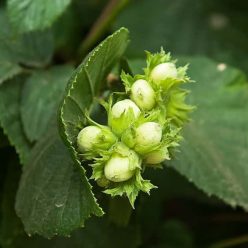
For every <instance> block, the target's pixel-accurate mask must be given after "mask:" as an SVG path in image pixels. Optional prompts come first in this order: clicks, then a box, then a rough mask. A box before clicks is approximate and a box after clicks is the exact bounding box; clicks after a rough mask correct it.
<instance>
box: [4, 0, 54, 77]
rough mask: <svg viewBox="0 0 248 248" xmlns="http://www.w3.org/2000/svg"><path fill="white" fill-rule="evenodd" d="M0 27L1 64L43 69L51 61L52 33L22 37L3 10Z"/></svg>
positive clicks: (36, 33)
mask: <svg viewBox="0 0 248 248" xmlns="http://www.w3.org/2000/svg"><path fill="white" fill-rule="evenodd" d="M20 2H21V1H20ZM0 26H1V29H0V62H1V63H2V62H6V61H8V62H12V63H13V64H19V63H20V64H24V65H28V66H32V67H33V66H34V67H41V66H45V65H46V64H47V63H48V62H49V61H50V59H51V56H52V53H53V38H52V34H51V32H49V31H43V32H32V33H29V34H24V35H20V34H18V33H16V32H15V31H14V30H13V29H12V28H11V25H10V23H9V21H8V18H7V16H6V13H5V12H4V10H2V9H1V10H0ZM1 77H2V76H1V75H0V78H1Z"/></svg>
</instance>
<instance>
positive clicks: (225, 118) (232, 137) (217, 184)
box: [171, 58, 248, 210]
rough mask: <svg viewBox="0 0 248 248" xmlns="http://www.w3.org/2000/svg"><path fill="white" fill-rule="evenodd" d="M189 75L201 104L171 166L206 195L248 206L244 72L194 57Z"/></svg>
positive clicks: (191, 98)
mask: <svg viewBox="0 0 248 248" xmlns="http://www.w3.org/2000/svg"><path fill="white" fill-rule="evenodd" d="M187 61H188V62H190V69H189V74H190V76H191V77H192V78H193V79H194V80H196V81H197V83H196V84H193V85H192V87H191V90H192V93H191V94H190V95H189V101H190V103H191V104H193V105H196V106H197V110H196V111H195V112H194V113H193V114H192V121H191V122H190V123H189V124H188V125H187V126H186V127H185V130H184V132H183V136H184V141H183V142H182V146H181V148H180V150H181V152H180V153H176V159H175V160H174V161H172V163H171V166H173V168H175V169H176V170H177V171H179V172H180V173H181V174H183V175H185V176H186V177H187V178H188V179H189V180H190V181H192V182H193V183H194V184H195V185H196V186H198V187H199V188H200V189H202V190H204V191H205V192H206V193H207V194H208V195H216V196H218V197H219V198H221V199H223V200H224V201H225V202H227V203H228V204H230V205H232V206H242V207H243V208H244V209H246V210H248V191H247V188H248V167H247V164H248V152H247V151H248V125H247V123H248V114H247V113H248V84H247V81H246V78H245V76H244V74H243V73H241V72H240V71H238V70H236V69H233V68H230V67H229V66H227V67H226V68H225V66H224V65H223V64H222V65H221V64H219V65H218V64H217V63H215V62H213V61H211V60H208V59H203V58H195V59H189V60H187Z"/></svg>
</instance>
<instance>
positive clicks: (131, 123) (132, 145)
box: [77, 50, 192, 206]
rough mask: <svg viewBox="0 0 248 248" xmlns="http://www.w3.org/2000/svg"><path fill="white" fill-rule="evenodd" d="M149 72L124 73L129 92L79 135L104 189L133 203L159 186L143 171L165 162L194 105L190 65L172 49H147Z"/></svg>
mask: <svg viewBox="0 0 248 248" xmlns="http://www.w3.org/2000/svg"><path fill="white" fill-rule="evenodd" d="M146 62H147V66H146V68H145V69H144V74H142V75H134V76H131V75H129V74H127V73H125V72H122V73H121V80H122V82H123V84H124V86H125V93H123V92H120V93H114V95H115V96H117V97H118V98H119V100H117V101H113V95H111V97H110V98H109V101H108V102H103V106H104V107H105V108H106V111H107V114H108V123H107V125H106V126H103V125H100V124H97V123H95V122H94V121H93V120H90V118H89V123H93V124H94V125H89V126H87V127H85V128H83V129H82V130H81V131H80V132H79V134H78V137H77V148H78V152H79V153H80V154H81V155H82V156H83V157H84V158H86V159H89V160H91V162H92V163H91V166H92V170H93V173H92V177H91V178H93V179H95V180H96V182H97V184H98V185H99V186H100V187H103V188H104V193H106V194H110V195H111V196H117V195H119V196H123V195H125V196H127V197H128V199H129V201H130V203H131V205H132V206H134V201H135V199H136V197H137V195H138V192H139V191H143V192H146V193H149V191H150V190H151V189H152V188H155V186H154V185H153V184H152V183H151V182H150V181H149V180H145V179H143V177H142V172H143V171H144V170H145V168H147V167H150V168H151V167H154V168H155V167H161V164H162V163H163V162H164V161H166V160H170V159H171V152H173V150H174V148H175V147H177V146H178V142H179V140H180V138H181V137H180V135H179V131H180V129H181V127H182V125H183V124H184V122H186V121H187V120H188V113H189V112H190V111H191V110H192V107H191V106H189V105H187V104H186V103H185V97H186V95H187V94H188V92H186V91H185V90H184V89H182V88H181V85H182V84H183V83H187V82H190V80H189V78H188V77H187V75H186V71H187V66H185V67H178V68H177V67H176V65H175V62H174V61H172V60H171V57H170V54H166V53H165V52H164V51H163V50H161V52H160V53H155V54H151V53H149V52H147V61H146Z"/></svg>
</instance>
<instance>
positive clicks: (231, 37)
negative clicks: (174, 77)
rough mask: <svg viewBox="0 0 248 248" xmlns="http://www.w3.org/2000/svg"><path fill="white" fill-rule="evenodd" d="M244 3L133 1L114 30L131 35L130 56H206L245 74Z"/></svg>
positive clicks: (247, 40)
mask: <svg viewBox="0 0 248 248" xmlns="http://www.w3.org/2000/svg"><path fill="white" fill-rule="evenodd" d="M247 7H248V4H247V1H243V0H236V1H233V0H218V1H216V0H201V1H198V0H156V1H150V0H139V1H132V3H131V4H130V6H128V7H127V8H126V9H125V10H124V11H123V13H122V14H121V15H120V17H119V18H118V19H117V22H116V26H117V28H118V27H119V26H123V25H124V26H126V27H127V28H128V29H129V30H130V32H131V34H132V37H133V39H132V43H131V44H130V47H129V49H128V52H129V55H132V56H137V55H141V54H142V53H143V51H144V50H152V51H157V50H158V48H160V47H161V46H164V47H165V48H166V50H169V51H171V52H173V53H174V54H175V53H176V54H178V55H195V54H201V55H207V56H210V57H212V58H214V59H217V60H220V61H224V62H227V61H228V62H231V63H233V64H234V65H238V66H239V67H241V68H244V69H246V70H248V63H247V59H246V54H247V53H248V45H247V44H248V35H247V34H248V26H247V25H246V23H247V21H248V15H247Z"/></svg>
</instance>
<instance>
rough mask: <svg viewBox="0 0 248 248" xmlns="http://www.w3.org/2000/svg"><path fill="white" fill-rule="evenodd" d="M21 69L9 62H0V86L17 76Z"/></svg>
mask: <svg viewBox="0 0 248 248" xmlns="http://www.w3.org/2000/svg"><path fill="white" fill-rule="evenodd" d="M21 71H22V68H21V67H20V66H19V65H17V64H14V63H12V62H9V61H0V84H2V83H3V82H4V81H5V80H8V79H11V78H13V77H14V76H15V75H17V74H19V73H20V72H21Z"/></svg>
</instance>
